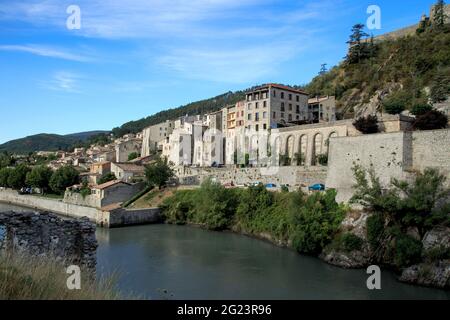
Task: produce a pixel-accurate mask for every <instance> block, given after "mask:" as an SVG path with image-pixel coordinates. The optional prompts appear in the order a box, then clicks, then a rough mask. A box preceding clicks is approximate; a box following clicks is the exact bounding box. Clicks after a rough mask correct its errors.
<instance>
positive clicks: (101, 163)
mask: <svg viewBox="0 0 450 320" xmlns="http://www.w3.org/2000/svg"><path fill="white" fill-rule="evenodd" d="M108 164H111V161H102V162H94V163H92V165H93V166H105V165H108Z"/></svg>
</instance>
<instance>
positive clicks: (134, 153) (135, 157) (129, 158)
mask: <svg viewBox="0 0 450 320" xmlns="http://www.w3.org/2000/svg"><path fill="white" fill-rule="evenodd" d="M137 158H139V153H137V152H132V153H130V154H129V155H128V161H131V160H134V159H137Z"/></svg>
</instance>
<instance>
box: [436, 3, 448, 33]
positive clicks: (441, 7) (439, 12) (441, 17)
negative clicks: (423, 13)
mask: <svg viewBox="0 0 450 320" xmlns="http://www.w3.org/2000/svg"><path fill="white" fill-rule="evenodd" d="M446 19H447V15H446V14H445V1H444V0H438V1H437V2H436V4H435V5H434V17H433V26H434V27H436V29H438V30H442V29H443V28H444V26H445V21H446Z"/></svg>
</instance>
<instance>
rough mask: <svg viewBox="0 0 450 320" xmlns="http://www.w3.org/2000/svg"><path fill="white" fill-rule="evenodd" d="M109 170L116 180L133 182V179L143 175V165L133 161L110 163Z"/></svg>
mask: <svg viewBox="0 0 450 320" xmlns="http://www.w3.org/2000/svg"><path fill="white" fill-rule="evenodd" d="M111 172H112V173H114V175H115V176H116V178H117V179H118V180H121V181H124V182H133V180H135V179H140V178H141V179H142V178H143V177H144V176H145V167H144V166H141V165H137V164H133V163H112V164H111Z"/></svg>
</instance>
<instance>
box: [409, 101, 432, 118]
mask: <svg viewBox="0 0 450 320" xmlns="http://www.w3.org/2000/svg"><path fill="white" fill-rule="evenodd" d="M431 110H433V107H432V106H430V105H429V104H415V105H414V106H413V107H412V108H411V113H412V114H413V115H415V116H416V117H418V116H421V115H423V114H425V113H427V112H429V111H431Z"/></svg>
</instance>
